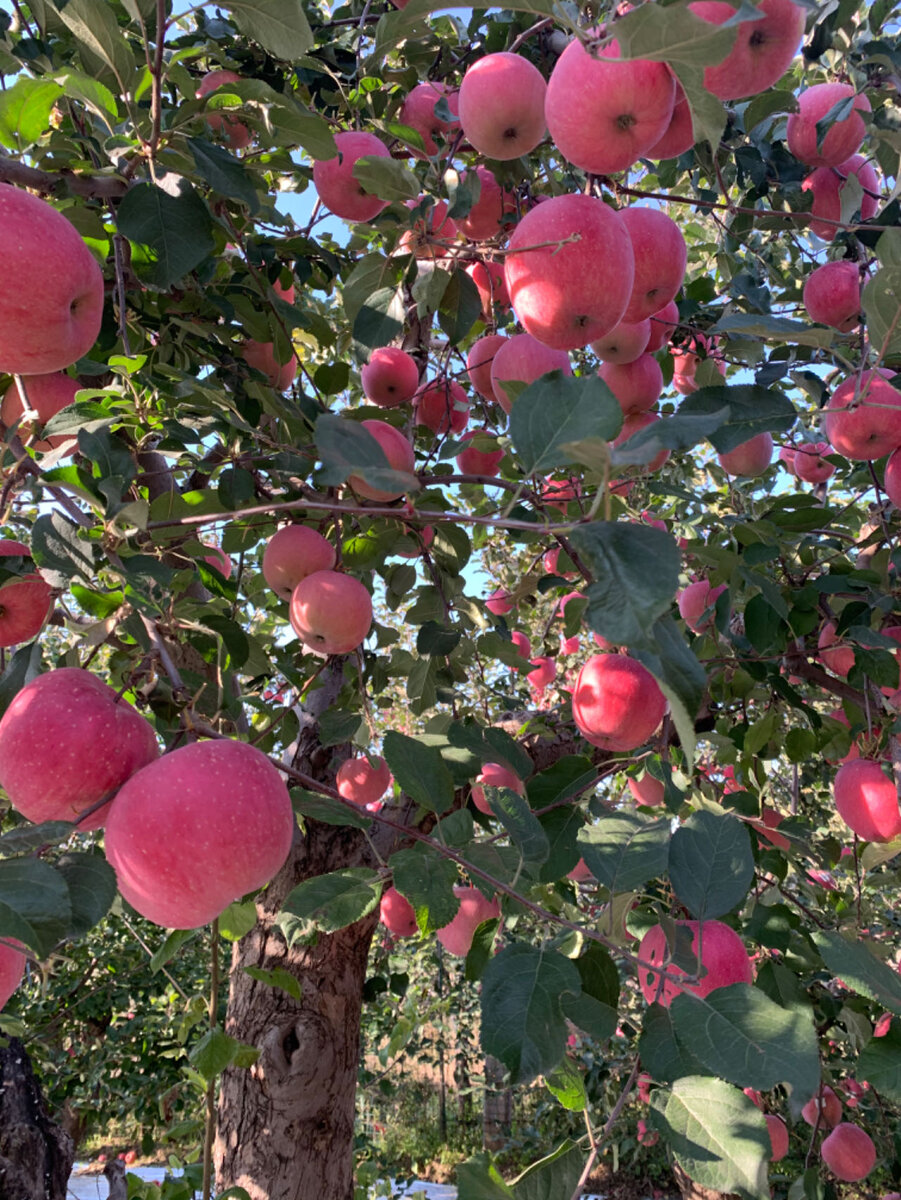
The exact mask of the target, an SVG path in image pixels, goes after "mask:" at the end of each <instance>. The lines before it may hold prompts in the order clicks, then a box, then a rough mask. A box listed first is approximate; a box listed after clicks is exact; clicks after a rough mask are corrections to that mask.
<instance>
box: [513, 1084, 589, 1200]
mask: <svg viewBox="0 0 901 1200" xmlns="http://www.w3.org/2000/svg"><path fill="white" fill-rule="evenodd" d="M567 1065H568V1067H569V1070H568V1071H567V1079H566V1080H565V1081H563V1086H564V1087H565V1088H566V1094H567V1095H568V1096H570V1097H572V1100H571V1102H570V1103H568V1104H566V1105H565V1107H566V1108H572V1109H573V1110H574V1111H579V1110H580V1109H582V1108H584V1107H585V1104H586V1103H587V1101H585V1102H583V1103H582V1104H576V1103H575V1102H574V1101H575V1091H576V1090H577V1089H576V1085H575V1078H574V1073H575V1075H577V1074H578V1072H577V1070H576V1068H575V1067H574V1065H573V1064H571V1063H568V1064H567ZM560 1078H561V1077H560V1075H559V1073H555V1075H554V1082H555V1083H556V1084H557V1085H558V1086H556V1087H555V1086H554V1085H553V1084H552V1082H551V1080H550V1079H549V1080H548V1081H547V1085H548V1087H549V1088H550V1089H551V1091H552V1092H553V1093H554V1095H555V1096H556V1097H557V1099H558V1100H560V1101H561V1103H563V1100H562V1097H561V1094H560V1088H559V1083H560ZM580 1082H581V1080H580ZM582 1090H583V1095H584V1086H583V1089H582ZM584 1166H585V1155H584V1153H583V1152H582V1150H581V1149H580V1148H579V1147H578V1146H577V1145H575V1143H573V1142H569V1141H566V1142H564V1143H563V1144H562V1145H561V1146H558V1147H557V1149H556V1150H554V1151H553V1152H552V1153H551V1154H548V1155H546V1156H545V1157H544V1158H541V1159H539V1160H538V1162H536V1163H532V1165H531V1166H530V1167H527V1168H526V1170H525V1171H523V1173H522V1174H521V1175H520V1176H519V1177H518V1178H517V1179H515V1180H514V1181H513V1195H514V1196H515V1197H516V1200H569V1197H570V1196H572V1194H573V1192H574V1191H575V1190H576V1187H577V1186H578V1184H579V1179H580V1178H581V1175H582V1168H583V1167H584Z"/></svg>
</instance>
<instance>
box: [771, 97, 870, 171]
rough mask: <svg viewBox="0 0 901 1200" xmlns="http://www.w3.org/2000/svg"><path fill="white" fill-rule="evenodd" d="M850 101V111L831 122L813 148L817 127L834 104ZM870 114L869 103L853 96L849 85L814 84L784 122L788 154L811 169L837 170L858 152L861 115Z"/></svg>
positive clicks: (863, 127) (860, 135)
mask: <svg viewBox="0 0 901 1200" xmlns="http://www.w3.org/2000/svg"><path fill="white" fill-rule="evenodd" d="M852 96H853V97H854V104H853V107H852V109H851V111H850V112H849V113H848V115H847V116H846V117H843V118H842V120H840V121H835V122H834V123H833V125H832V126H831V128H830V129H829V131H828V132H827V134H826V136H825V138H823V140H822V145H821V146H819V147H817V123H818V122H819V121H822V119H823V118H824V117H825V116H826V114H827V113H828V112H829V111H830V109H833V108H834V107H835V106H836V104H839V103H841V101H843V100H850V99H851V97H852ZM869 111H870V101H869V100H868V99H867V97H866V96H865V95H863V94H861V95H859V96H857V95H855V91H854V88H853V87H852V86H851V84H850V83H818V84H815V85H814V86H813V87H809V88H807V89H806V90H805V91H803V92H802V93H801V95H800V96H799V97H798V111H797V112H796V113H792V114H791V116H790V117H789V118H788V127H787V129H786V143H787V145H788V149H789V152H790V153H791V154H793V155H794V156H795V158H797V159H800V160H801V162H803V163H807V164H808V166H811V167H837V166H839V164H840V163H843V162H845V160H846V159H849V158H850V157H851V155H852V154H856V153H857V151H858V150H859V149H860V147H861V145H862V143H863V139H864V135H865V134H866V127H865V126H864V123H863V117H862V116H861V115H860V114H861V113H868V112H869Z"/></svg>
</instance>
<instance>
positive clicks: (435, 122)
mask: <svg viewBox="0 0 901 1200" xmlns="http://www.w3.org/2000/svg"><path fill="white" fill-rule="evenodd" d="M440 100H446V101H447V106H448V108H449V109H450V111H451V114H452V119H451V120H450V121H445V120H443V119H442V118H441V117H438V116H436V115H435V105H436V104H438V102H439V101H440ZM459 108H460V93H459V91H458V90H457V88H452V87H449V86H448V85H447V84H446V83H440V82H437V81H434V80H427V81H426V82H425V83H418V84H417V85H416V87H414V88H411V89H410V91H409V92H408V93H407V96H406V99H405V100H404V103H403V107H402V108H401V110H400V120H401V122H402V123H403V124H404V125H409V126H410V128H411V129H415V130H416V132H417V133H418V134H420V135H421V136H422V140H423V143H424V145H425V153H426V155H428V157H429V158H431V157H432V156H433V155H435V154H437V153H438V147H437V146H436V145H435V138H436V137H440V138H444V139H445V140H447V139H448V135H449V134H450V133H451V132H452V131H453V130H454V129H455V128H456V127H457V125H458V124H459V122H458V117H457V114H458V112H459Z"/></svg>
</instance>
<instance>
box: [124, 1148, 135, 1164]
mask: <svg viewBox="0 0 901 1200" xmlns="http://www.w3.org/2000/svg"><path fill="white" fill-rule="evenodd" d="M124 1161H125V1162H126V1163H127V1164H128V1166H131V1165H132V1163H136V1162H137V1161H138V1152H137V1150H126V1151H125V1159H124Z"/></svg>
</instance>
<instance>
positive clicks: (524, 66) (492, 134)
mask: <svg viewBox="0 0 901 1200" xmlns="http://www.w3.org/2000/svg"><path fill="white" fill-rule="evenodd" d="M546 92H547V84H546V83H545V82H544V77H543V76H542V74H541V72H540V71H539V70H538V68H537V67H536V66H534V65H533V64H532V63H531V62H530V61H529V60H528V59H527V58H523V56H522V55H520V54H510V53H508V52H506V51H501V52H499V53H496V54H486V55H485V57H484V58H480V59H478V61H477V62H474V63H473V64H472V66H470V67H468V68H467V70H466V74H465V75H464V76H463V82H462V83H461V85H460V126H461V128H462V130H463V134H464V136H465V137H466V139H467V141H469V142H470V143H471V144H472V145H473V146H474V147H475V148H476V150H478V151H479V153H480V154H484V155H485V157H486V158H494V159H498V160H499V161H502V162H503V161H506V160H508V159H513V158H519V157H520V156H521V155H523V154H529V153H530V152H531V151H532V150H534V149H535V147H536V146H537V145H538V143H539V142H541V141H543V139H544V135H545V119H544V103H545V93H546Z"/></svg>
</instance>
